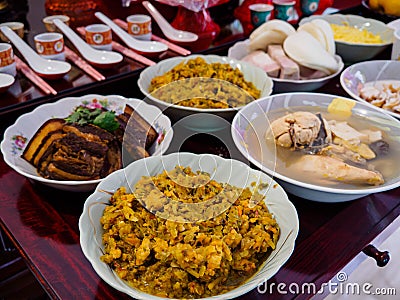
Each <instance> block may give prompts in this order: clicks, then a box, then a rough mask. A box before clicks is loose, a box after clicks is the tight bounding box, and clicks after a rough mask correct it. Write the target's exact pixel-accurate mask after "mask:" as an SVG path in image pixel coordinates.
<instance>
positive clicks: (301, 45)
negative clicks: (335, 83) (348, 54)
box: [228, 20, 344, 93]
mask: <svg viewBox="0 0 400 300" xmlns="http://www.w3.org/2000/svg"><path fill="white" fill-rule="evenodd" d="M228 56H229V57H231V58H234V59H237V60H240V61H245V62H248V63H250V64H253V65H254V66H257V67H259V68H261V69H263V70H264V71H265V72H266V73H267V75H268V76H269V77H271V78H272V79H273V81H274V92H277V93H279V92H308V91H313V90H316V89H318V88H320V87H321V86H323V85H324V84H326V83H327V82H328V81H329V80H330V79H332V78H333V77H335V76H337V75H338V74H339V73H340V72H341V71H342V70H343V67H344V64H343V61H342V59H341V57H340V56H339V55H337V54H336V48H335V42H334V39H333V32H332V29H331V28H330V26H329V23H328V22H326V21H325V20H315V21H314V22H311V23H308V24H304V25H303V26H300V27H299V28H298V29H297V30H295V29H294V27H293V26H292V25H291V24H289V23H287V22H285V21H282V20H271V21H268V22H266V23H264V24H263V25H261V26H260V27H258V28H257V29H255V30H254V31H253V32H252V33H251V34H250V36H249V39H247V40H245V41H240V42H238V43H236V44H235V45H233V46H232V47H231V48H230V49H229V50H228Z"/></svg>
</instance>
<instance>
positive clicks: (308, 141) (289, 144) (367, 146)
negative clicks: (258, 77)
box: [231, 93, 400, 202]
mask: <svg viewBox="0 0 400 300" xmlns="http://www.w3.org/2000/svg"><path fill="white" fill-rule="evenodd" d="M231 132H232V135H233V140H234V142H235V145H236V146H237V147H238V149H239V151H240V152H241V153H242V154H243V155H245V156H246V158H247V159H249V160H250V161H251V162H252V163H254V164H255V165H256V166H257V167H259V168H261V169H262V170H263V171H265V172H266V173H268V174H269V175H271V176H273V177H274V178H276V179H277V181H278V182H279V183H280V184H281V185H282V186H283V187H284V188H285V190H286V191H288V192H290V193H291V194H294V195H297V196H300V197H302V198H305V199H309V200H314V201H320V202H343V201H350V200H354V199H357V198H361V197H363V196H366V195H369V194H373V193H378V192H382V191H387V190H390V189H393V188H396V187H398V186H399V185H400V160H399V158H400V156H399V149H400V140H399V135H400V122H399V120H397V119H396V118H393V117H392V116H390V115H388V114H386V113H384V112H382V111H381V110H380V109H378V108H375V107H374V106H372V105H369V104H366V103H364V102H359V101H355V100H352V99H349V98H343V97H339V96H335V95H327V94H318V93H287V94H279V95H274V96H270V97H266V98H264V99H260V100H257V101H255V102H253V103H251V104H249V105H248V106H246V107H244V108H243V109H242V110H241V111H240V112H239V113H238V114H237V115H236V117H235V119H234V120H233V123H232V130H231ZM271 156H273V157H276V159H275V160H271Z"/></svg>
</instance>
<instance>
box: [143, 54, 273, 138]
mask: <svg viewBox="0 0 400 300" xmlns="http://www.w3.org/2000/svg"><path fill="white" fill-rule="evenodd" d="M196 57H201V58H203V59H204V60H205V61H206V62H207V63H222V64H229V65H230V66H231V67H233V68H237V69H239V70H240V71H241V72H242V73H243V75H244V78H245V80H247V81H251V82H252V83H253V84H254V85H255V86H256V88H257V89H259V90H260V91H261V97H265V96H268V95H270V94H271V93H272V87H273V81H272V80H271V78H270V77H268V76H267V74H266V73H265V72H264V71H263V70H262V69H260V68H257V67H255V66H253V65H251V64H249V63H246V62H241V61H238V60H236V59H233V58H230V57H226V56H217V55H190V56H186V57H173V58H169V59H165V60H162V61H160V62H159V63H157V64H156V65H154V66H150V67H147V68H146V69H145V70H143V71H142V72H141V73H140V76H139V80H138V86H139V88H140V91H141V92H142V93H143V94H144V95H145V96H146V99H145V100H146V101H148V102H149V103H151V104H154V105H156V106H157V107H159V108H160V109H161V110H162V111H163V112H164V113H165V114H166V115H167V116H169V117H170V118H171V120H172V121H173V122H176V121H179V122H180V124H181V126H183V127H186V128H188V129H190V130H193V131H199V132H210V131H216V130H221V129H223V128H226V127H227V126H229V125H230V124H229V122H228V121H231V120H232V119H233V116H234V115H235V114H236V112H237V111H238V110H240V108H241V107H235V108H221V109H212V108H206V109H201V108H194V107H186V106H179V105H175V104H171V103H167V102H165V101H162V100H159V99H157V98H155V97H153V96H152V95H151V94H150V93H149V87H150V83H151V80H152V79H153V78H154V77H156V76H160V75H163V74H164V73H166V72H167V71H169V70H171V69H172V68H173V67H175V66H176V65H178V64H180V63H182V62H187V61H188V60H190V59H194V58H196Z"/></svg>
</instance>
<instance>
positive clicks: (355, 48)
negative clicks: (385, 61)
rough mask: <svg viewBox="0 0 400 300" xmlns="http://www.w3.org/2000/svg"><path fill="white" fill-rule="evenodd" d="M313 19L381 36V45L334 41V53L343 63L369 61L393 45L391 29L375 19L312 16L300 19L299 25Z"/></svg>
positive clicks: (335, 15)
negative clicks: (364, 30)
mask: <svg viewBox="0 0 400 300" xmlns="http://www.w3.org/2000/svg"><path fill="white" fill-rule="evenodd" d="M314 19H323V20H325V21H327V22H328V23H330V24H337V25H349V26H353V27H356V28H359V29H366V30H367V31H369V32H371V33H373V34H375V35H380V36H381V38H382V40H383V43H381V44H359V43H349V42H341V41H335V44H336V53H337V54H338V55H339V56H340V57H341V58H342V59H343V61H344V62H345V63H346V62H350V63H351V62H353V63H354V62H358V61H364V60H369V59H371V58H373V57H375V56H377V55H378V54H379V53H381V52H382V51H383V50H385V49H386V48H387V47H388V46H389V45H391V44H392V43H393V29H392V28H390V27H388V26H387V25H386V24H385V23H383V22H381V21H378V20H375V19H370V18H364V17H361V16H356V15H342V14H332V15H312V16H310V17H306V18H304V19H302V20H301V21H300V23H299V25H302V24H304V23H308V22H311V21H312V20H314Z"/></svg>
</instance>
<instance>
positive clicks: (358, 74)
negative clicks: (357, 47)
mask: <svg viewBox="0 0 400 300" xmlns="http://www.w3.org/2000/svg"><path fill="white" fill-rule="evenodd" d="M380 80H396V81H399V82H400V61H395V60H372V61H364V62H360V63H356V64H354V65H351V66H349V67H347V68H346V69H345V70H344V71H343V72H342V74H341V75H340V84H341V85H342V87H343V89H344V90H345V91H346V92H347V94H349V95H350V96H351V97H353V98H354V99H356V100H359V101H362V102H365V103H367V104H369V105H372V104H370V103H369V102H368V101H366V100H365V99H363V98H361V97H360V93H359V91H360V89H361V88H362V87H363V86H364V85H365V84H366V83H369V82H374V81H380ZM378 109H380V110H381V111H383V112H385V113H388V114H390V115H392V116H393V117H396V118H400V113H396V112H394V111H389V110H386V109H383V108H380V107H378Z"/></svg>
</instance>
